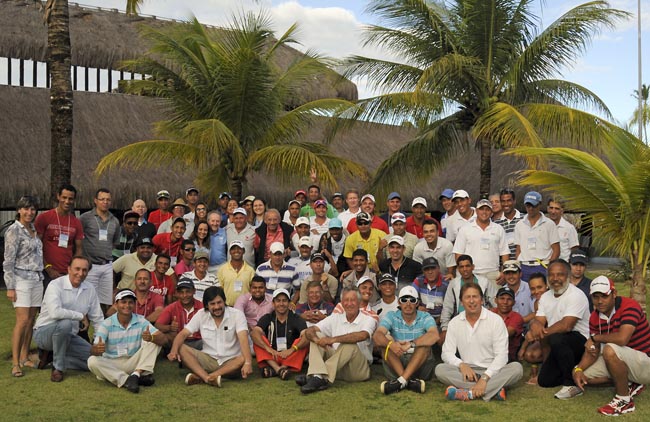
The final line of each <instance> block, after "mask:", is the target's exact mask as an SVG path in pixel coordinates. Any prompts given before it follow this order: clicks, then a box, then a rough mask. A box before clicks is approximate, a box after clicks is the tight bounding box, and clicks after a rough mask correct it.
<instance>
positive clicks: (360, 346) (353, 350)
mask: <svg viewBox="0 0 650 422" xmlns="http://www.w3.org/2000/svg"><path fill="white" fill-rule="evenodd" d="M360 302H361V294H360V293H359V290H357V289H356V288H354V287H346V288H344V289H343V292H342V293H341V303H342V304H343V308H344V310H345V313H342V314H334V313H333V314H332V315H330V316H328V317H327V318H325V319H324V320H322V321H321V322H319V323H318V324H316V325H314V326H312V327H309V328H308V329H307V330H306V331H305V333H304V336H305V337H306V338H307V340H309V341H310V342H311V344H310V349H309V370H308V371H307V377H305V376H304V375H302V376H301V375H299V376H297V377H296V384H298V385H299V386H300V391H301V392H302V393H304V394H308V393H313V392H315V391H320V390H325V389H326V388H328V387H329V385H330V384H332V383H333V382H334V380H335V379H336V377H337V376H338V377H340V378H342V379H343V380H344V381H365V380H367V379H368V378H370V364H371V363H372V347H371V344H370V338H371V336H372V334H373V333H374V332H375V328H376V326H377V323H376V321H375V320H374V319H373V318H372V317H370V316H368V315H366V314H365V313H363V312H361V310H360V309H359V303H360Z"/></svg>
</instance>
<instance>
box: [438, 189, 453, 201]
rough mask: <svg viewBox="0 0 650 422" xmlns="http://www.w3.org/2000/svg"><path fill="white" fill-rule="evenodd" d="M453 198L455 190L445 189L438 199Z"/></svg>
mask: <svg viewBox="0 0 650 422" xmlns="http://www.w3.org/2000/svg"><path fill="white" fill-rule="evenodd" d="M453 196H454V190H453V189H450V188H447V189H445V190H443V191H442V193H441V194H440V196H439V197H438V199H442V198H449V199H451V198H452V197H453Z"/></svg>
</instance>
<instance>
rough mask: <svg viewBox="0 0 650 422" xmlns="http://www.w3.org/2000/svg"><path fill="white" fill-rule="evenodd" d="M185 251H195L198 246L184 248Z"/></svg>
mask: <svg viewBox="0 0 650 422" xmlns="http://www.w3.org/2000/svg"><path fill="white" fill-rule="evenodd" d="M183 250H184V251H185V252H195V251H196V248H185V249H183Z"/></svg>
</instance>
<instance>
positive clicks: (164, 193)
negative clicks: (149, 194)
mask: <svg viewBox="0 0 650 422" xmlns="http://www.w3.org/2000/svg"><path fill="white" fill-rule="evenodd" d="M156 198H158V199H160V198H167V199H169V198H171V195H170V194H169V191H168V190H161V191H158V193H157V194H156Z"/></svg>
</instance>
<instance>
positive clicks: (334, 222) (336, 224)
mask: <svg viewBox="0 0 650 422" xmlns="http://www.w3.org/2000/svg"><path fill="white" fill-rule="evenodd" d="M329 228H330V229H342V228H343V222H342V221H341V220H339V219H338V218H336V217H334V218H330V224H329Z"/></svg>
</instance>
